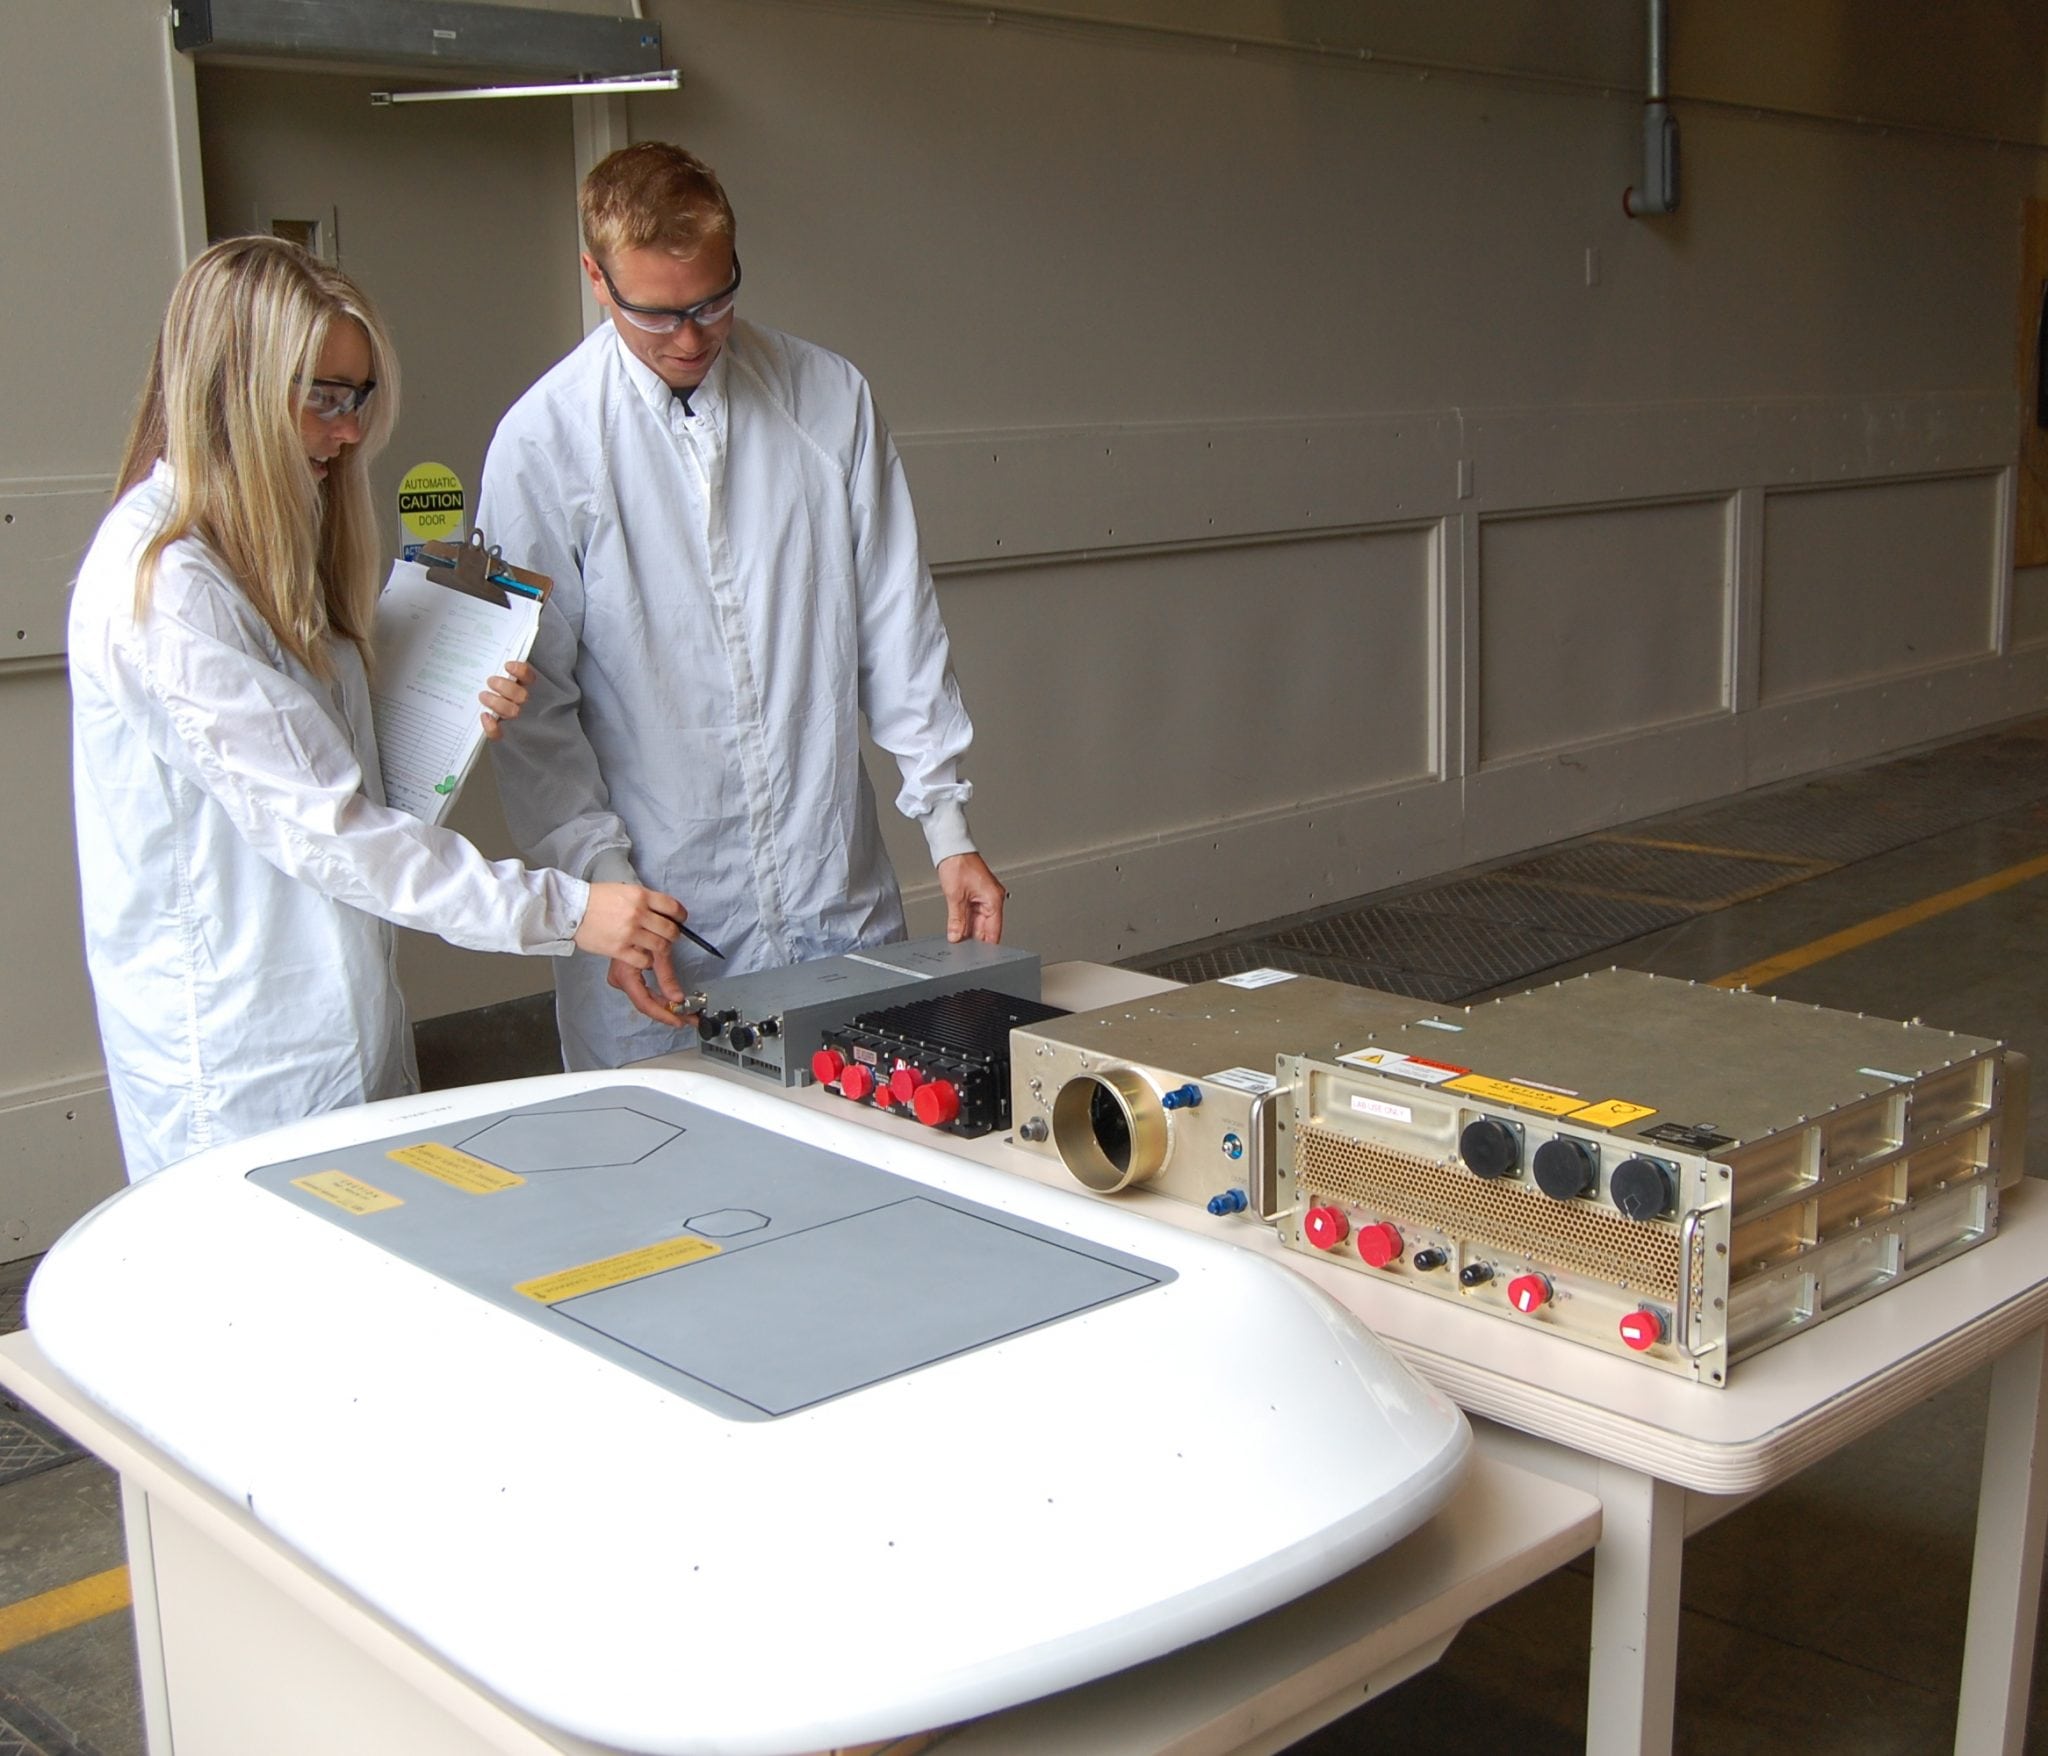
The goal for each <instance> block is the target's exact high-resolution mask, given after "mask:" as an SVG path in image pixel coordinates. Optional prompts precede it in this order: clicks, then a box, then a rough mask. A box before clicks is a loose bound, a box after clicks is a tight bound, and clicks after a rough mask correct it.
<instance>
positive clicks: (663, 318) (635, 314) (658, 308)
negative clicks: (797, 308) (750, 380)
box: [597, 250, 740, 335]
mask: <svg viewBox="0 0 2048 1756" xmlns="http://www.w3.org/2000/svg"><path fill="white" fill-rule="evenodd" d="M597 272H598V273H599V274H601V275H603V276H604V289H605V291H606V292H608V293H610V294H611V296H612V303H613V304H614V305H616V306H617V307H618V309H619V314H620V315H621V316H622V317H624V318H625V320H626V321H627V322H628V323H630V324H632V326H633V327H634V328H635V329H644V330H646V331H647V333H648V334H650V335H673V334H674V333H675V332H676V331H677V330H679V329H681V328H682V326H683V325H684V324H685V323H694V324H696V325H697V327H698V328H699V329H707V328H709V327H710V326H711V325H712V324H714V323H717V322H718V321H720V319H722V318H723V317H724V316H725V314H726V313H727V312H728V311H730V310H731V309H732V306H733V301H734V300H735V299H737V298H738V297H739V296H740V257H739V252H738V251H737V250H735V251H734V252H733V257H732V284H731V285H730V286H728V287H726V289H725V290H724V291H723V292H717V293H713V294H712V295H711V297H710V298H708V299H699V300H698V301H697V302H696V304H694V305H685V306H683V307H682V308H681V309H680V310H678V309H676V308H675V307H673V306H668V305H636V304H634V303H633V301H632V300H630V299H623V298H621V297H620V296H619V289H618V288H617V287H616V286H615V285H613V283H612V271H611V270H610V269H608V268H607V267H605V265H604V264H603V263H602V262H600V263H598V265H597Z"/></svg>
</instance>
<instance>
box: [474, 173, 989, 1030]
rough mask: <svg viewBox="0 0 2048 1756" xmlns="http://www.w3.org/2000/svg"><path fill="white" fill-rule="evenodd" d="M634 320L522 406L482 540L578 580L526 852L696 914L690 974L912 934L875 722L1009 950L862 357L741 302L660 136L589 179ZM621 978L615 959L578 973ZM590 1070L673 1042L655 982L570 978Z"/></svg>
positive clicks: (912, 533) (518, 776) (490, 485)
mask: <svg viewBox="0 0 2048 1756" xmlns="http://www.w3.org/2000/svg"><path fill="white" fill-rule="evenodd" d="M582 218H583V240H584V255H583V270H584V273H585V274H586V275H587V276H588V277H589V279H590V285H591V291H592V293H593V294H594V295H595V297H596V299H597V302H598V303H599V304H600V305H601V306H603V307H604V309H605V313H606V316H607V318H608V322H607V323H605V324H602V325H600V326H599V327H598V328H597V329H595V330H593V331H592V332H591V334H590V335H588V336H587V337H585V339H584V340H583V342H582V344H581V345H580V346H578V347H577V348H576V349H575V350H574V351H573V352H572V353H570V354H569V355H568V356H567V357H566V358H565V359H563V360H562V361H560V362H559V363H558V364H557V365H556V366H555V367H554V368H553V369H552V370H550V371H549V372H548V373H547V374H546V375H545V376H543V377H542V378H541V379H540V380H539V382H537V383H536V384H535V385H534V386H533V387H532V388H531V389H530V390H528V391H527V393H526V394H525V395H524V396H523V397H521V398H520V399H519V401H518V402H517V403H515V404H514V405H513V406H512V408H511V410H510V411H509V412H508V413H507V414H506V416H505V418H504V420H503V421H501V422H500V423H499V426H498V431H497V434H496V437H495V438H494V439H493V440H492V442H491V448H490V454H489V456H488V458H487V459H486V460H485V463H484V479H483V492H482V494H481V495H480V497H479V499H478V504H477V524H478V528H479V529H481V530H482V531H483V532H484V533H485V535H486V536H487V537H488V538H489V540H490V541H491V542H492V543H493V544H495V545H497V546H499V547H501V548H502V549H503V551H504V553H505V556H506V558H507V559H508V560H511V561H514V562H516V563H518V564H519V565H520V566H522V567H530V568H534V569H537V570H539V571H540V572H543V573H546V574H549V575H551V576H552V577H553V579H554V582H555V589H554V593H553V595H552V597H551V598H550V599H549V601H548V605H547V608H546V610H545V611H544V612H543V614H542V617H541V631H540V637H539V639H538V641H537V642H536V644H535V646H534V650H533V665H534V668H535V670H536V672H537V673H538V675H537V677H536V679H535V681H534V686H533V688H532V691H531V694H530V697H529V700H528V702H527V707H526V712H525V714H524V716H523V717H522V718H521V719H520V721H519V723H518V725H517V726H516V727H514V728H513V730H512V735H511V736H509V737H507V738H506V739H504V740H503V741H502V742H501V743H500V744H499V745H497V746H496V749H495V754H496V757H497V775H498V790H499V794H500V797H501V798H502V799H503V801H504V805H505V815H506V819H507V821H508V822H509V823H510V825H511V827H512V832H513V835H514V837H515V839H516V840H517V841H518V843H519V846H520V847H521V849H522V850H523V851H524V852H525V853H526V855H527V857H528V858H529V859H531V860H535V861H537V862H543V863H545V864H548V865H552V866H559V867H561V868H562V869H563V870H566V871H569V872H572V873H576V874H578V875H582V876H588V877H591V878H621V879H624V878H628V877H634V876H637V877H638V879H639V880H640V881H641V882H644V883H646V884H650V885H652V886H654V887H655V888H657V889H660V890H663V891H666V892H667V893H669V894H671V895H674V896H678V897H680V898H681V899H682V900H683V902H684V903H685V904H686V905H687V906H688V908H689V911H690V921H691V924H692V926H693V927H694V928H695V929H696V930H697V931H698V932H700V933H702V934H703V935H704V937H705V938H707V939H709V940H711V941H712V942H713V943H714V944H716V945H717V946H718V947H719V948H720V949H721V950H722V951H724V952H725V953H726V959H727V960H726V961H725V962H723V963H717V962H713V961H712V960H711V959H710V958H709V956H708V955H707V954H705V953H703V952H701V951H696V950H693V949H692V948H691V947H689V946H688V945H682V946H678V948H677V950H678V953H679V955H680V957H681V960H682V975H683V979H684V982H685V984H686V985H690V986H695V985H697V984H698V983H699V982H701V980H702V979H703V978H704V977H705V976H707V975H710V974H713V973H732V972H739V971H744V970H750V969H760V968H766V967H771V966H776V965H782V964H789V963H796V962H801V961H804V960H806V959H809V958H813V957H822V956H827V955H830V954H832V953H835V952H842V951H848V950H852V949H854V948H856V947H858V946H862V945H872V944H878V943H881V942H883V941H886V940H889V939H895V938H901V937H902V936H903V932H904V922H903V904H902V898H901V896H900V895H899V893H898V891H897V887H896V878H895V874H894V872H893V871H892V870H891V868H890V865H889V859H888V854H887V852H886V850H885V849H884V848H883V845H882V840H881V833H880V829H879V826H878V824H877V822H876V817H875V803H874V796H873V793H872V791H871V789H870V787H869V785H868V780H867V775H866V773H865V771H864V769H863V767H862V764H861V754H860V721H861V719H862V718H863V717H865V719H866V721H867V725H868V730H869V732H870V734H871V736H872V737H873V738H874V741H875V742H876V744H877V745H879V746H880V747H881V748H882V749H883V750H885V751H887V752H888V753H889V754H890V755H892V756H894V757H895V759H896V762H897V766H898V768H899V769H900V770H901V772H902V780H903V784H902V788H901V790H900V791H899V792H898V794H897V797H896V803H897V807H898V809H900V810H901V811H902V812H903V813H904V814H905V815H906V816H908V817H911V818H913V819H915V820H916V821H917V822H918V824H919V825H920V827H922V829H923V830H924V834H925V839H926V842H927V844H928V846H929V848H930V850H931V855H932V859H933V862H934V864H935V865H936V867H937V870H938V876H939V882H940V887H941V889H942V890H943V891H944V893H945V897H946V912H947V932H948V934H949V936H950V937H952V938H954V939H961V938H966V937H970V936H971V937H973V938H977V939H984V940H989V941H994V940H997V939H999V938H1000V937H1001V934H1002V925H1003V901H1004V897H1005V894H1006V893H1005V891H1004V889H1003V887H1002V885H1001V884H1000V883H998V882H997V880H996V876H995V874H994V873H993V872H991V871H990V870H989V868H988V865H987V863H986V862H985V861H984V860H983V859H982V857H981V856H980V854H978V853H977V852H976V851H975V848H974V842H973V840H972V838H971V837H970V835H969V833H968V828H967V817H966V811H965V806H966V803H967V800H968V797H969V796H970V793H971V791H972V789H971V788H970V787H969V785H968V784H967V782H966V781H964V780H962V779H961V778H960V776H959V772H958V770H959V761H960V757H961V755H962V754H963V753H964V752H965V751H966V749H967V746H968V744H969V742H970V741H971V739H972V737H973V728H972V726H971V725H970V724H969V722H968V719H967V714H966V712H965V710H964V709H963V708H962V706H961V702H960V692H959V689H958V687H957V686H956V684H955V683H954V680H953V674H952V667H951V662H950V659H949V656H948V649H947V644H946V631H945V627H944V625H943V624H942V623H941V621H940V620H939V611H938V602H937V598H936V594H935V593H934V591H933V589H932V581H931V575H930V573H929V571H928V570H927V569H926V567H925V565H924V561H923V558H922V555H921V554H920V551H919V548H918V540H917V525H916V518H915V515H914V513H913V512H912V510H911V504H910V491H909V488H908V486H907V484H906V483H905V481H904V477H903V466H902V463H901V461H900V459H899V458H898V457H897V455H896V448H895V446H894V445H893V444H892V443H891V442H890V439H889V434H888V430H887V429H886V428H885V427H884V426H883V424H882V420H881V417H880V415H879V414H877V413H876V411H875V406H874V400H873V398H872V396H871V395H870V394H869V391H868V387H867V384H866V381H865V380H864V379H862V377H861V376H860V374H859V373H858V372H857V371H855V370H854V368H853V367H852V366H851V365H849V364H848V363H847V362H846V361H845V360H843V359H841V358H839V356H838V355H836V354H832V353H829V352H827V351H826V350H825V349H823V348H819V347H814V346H812V345H811V344H810V343H808V342H803V341H798V340H797V339H796V338H794V337H793V336H787V335H782V334H779V333H777V332H776V331H774V330H770V329H763V328H760V327H758V326H756V325H753V324H749V323H746V322H743V321H741V320H740V319H739V318H737V317H736V316H735V314H734V305H735V302H736V300H737V299H738V296H739V291H740V278H741V276H740V259H739V253H738V251H737V249H736V248H735V245H736V228H735V225H734V221H733V213H732V206H731V204H730V202H728V201H727V199H726V196H725V191H724V190H723V189H722V188H721V187H720V185H719V182H718V179H717V177H716V176H715V175H714V174H713V173H712V171H711V169H710V168H709V167H708V166H706V165H705V164H703V163H702V162H701V161H700V160H698V159H696V158H694V157H693V156H692V155H690V154H689V153H687V152H684V151H683V150H682V149H681V148H679V147H675V146H671V145H668V144H666V143H664V142H659V141H644V142H641V143H639V144H637V145H634V146H629V147H626V148H624V149H623V150H621V151H619V152H615V153H613V154H612V155H611V156H610V157H609V158H607V159H605V160H604V161H603V162H602V163H601V164H599V165H598V166H597V167H596V168H595V169H594V170H593V171H592V172H591V173H590V175H589V176H588V177H587V178H586V179H585V180H584V184H583V190H582ZM573 961H574V962H577V963H587V964H590V965H591V966H592V969H593V971H594V970H595V968H596V963H595V960H594V959H588V958H583V959H576V960H573ZM556 1011H557V1016H558V1019H559V1021H560V1024H561V1031H562V1048H563V1057H564V1060H565V1062H566V1064H567V1065H568V1066H569V1067H571V1068H592V1067H615V1066H618V1065H620V1064H622V1063H623V1062H626V1061H631V1060H637V1059H640V1058H642V1057H644V1056H647V1055H655V1054H661V1053H664V1052H665V1051H667V1050H669V1049H672V1048H674V1047H675V1046H676V1035H675V1031H676V1021H675V1019H674V1017H673V1015H672V1014H671V1013H670V1012H669V1011H668V1009H667V1008H666V1007H665V1006H664V1005H663V1004H662V1001H661V998H660V996H659V994H658V993H654V992H650V990H649V988H648V986H647V984H646V982H645V979H644V976H643V973H642V972H640V971H638V970H633V969H630V968H627V967H625V966H623V965H613V966H612V968H611V970H610V971H609V973H608V974H607V975H606V976H605V977H603V978H601V979H600V978H597V977H595V976H594V975H592V976H585V975H584V974H583V973H582V972H581V971H576V970H563V971H558V972H557V978H556Z"/></svg>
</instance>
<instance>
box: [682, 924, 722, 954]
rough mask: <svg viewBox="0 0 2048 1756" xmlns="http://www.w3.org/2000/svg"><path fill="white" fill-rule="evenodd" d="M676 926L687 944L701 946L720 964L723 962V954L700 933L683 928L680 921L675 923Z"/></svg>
mask: <svg viewBox="0 0 2048 1756" xmlns="http://www.w3.org/2000/svg"><path fill="white" fill-rule="evenodd" d="M676 925H677V926H678V927H682V932H683V937H684V938H685V939H687V940H689V942H690V943H691V944H692V945H701V946H703V948H704V949H705V950H706V951H708V952H710V953H711V955H712V956H713V957H715V958H717V959H718V961H719V962H720V963H723V962H724V961H725V953H724V952H722V951H721V950H719V949H718V947H717V946H716V945H714V944H712V943H711V941H710V940H709V939H707V938H705V937H704V935H703V934H702V933H699V932H696V931H694V930H693V929H692V928H689V927H684V926H683V923H682V922H681V921H678V922H676Z"/></svg>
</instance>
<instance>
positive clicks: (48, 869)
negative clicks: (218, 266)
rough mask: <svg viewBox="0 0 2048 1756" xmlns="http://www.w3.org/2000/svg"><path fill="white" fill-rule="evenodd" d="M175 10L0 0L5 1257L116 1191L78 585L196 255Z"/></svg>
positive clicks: (0, 990)
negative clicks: (83, 791)
mask: <svg viewBox="0 0 2048 1756" xmlns="http://www.w3.org/2000/svg"><path fill="white" fill-rule="evenodd" d="M181 71H182V70H181V69H180V68H179V67H178V66H177V65H176V64H175V63H174V61H173V60H172V58H171V56H170V54H169V50H168V47H167V43H166V35H165V16H164V12H163V10H162V8H160V7H157V6H153V5H147V4H141V3H139V0H66V3H65V4H64V5H61V6H58V5H36V4H21V5H7V6H0V145H4V148H5V155H6V162H7V175H6V177H5V178H4V179H0V235H4V236H5V237H6V238H8V239H9V240H10V242H9V243H8V244H7V245H6V247H4V248H0V309H5V310H6V311H8V312H10V313H12V314H14V316H15V317H16V319H17V324H16V329H17V333H16V334H15V336H14V338H13V343H12V345H11V346H9V347H8V348H6V349H5V350H4V351H0V748H4V749H5V750H6V751H7V761H6V763H5V765H4V770H0V772H4V775H5V780H4V782H0V816H4V821H5V824H6V834H5V836H4V838H0V843H4V852H0V894H4V895H5V896H6V898H7V901H8V938H7V953H6V957H5V959H4V962H0V1260H6V1259H8V1258H11V1257H14V1256H19V1255H26V1254H30V1253H32V1252H34V1251H38V1250H42V1249H45V1248H47V1247H48V1246H49V1244H50V1243H51V1242H52V1241H53V1240H54V1239H55V1237H56V1236H57V1234H58V1232H59V1231H61V1230H62V1229H63V1228H64V1226H66V1225H68V1224H69V1223H70V1222H71V1221H72V1220H73V1219H75V1218H77V1216H78V1215H79V1214H80V1213H82V1212H84V1211H85V1209H86V1208H88V1207H90V1206H91V1205H92V1204H93V1203H94V1202H95V1201H97V1200H98V1199H99V1198H100V1197H101V1196H103V1195H105V1194H107V1193H109V1192H110V1191H111V1190H112V1189H113V1188H115V1187H117V1186H118V1184H119V1182H120V1178H121V1171H120V1159H119V1154H118V1150H117V1148H116V1146H115V1143H114V1134H113V1123H112V1116H111V1112H110V1110H109V1107H108V1103H107V1097H106V1090H105V1083H104V1074H103V1072H102V1069H101V1062H100V1049H99V1033H98V1029H97V1027H96V1025H95V1022H94V1016H93V1010H92V1000H91V995H90V992H89V990H88V988H87V984H86V980H85V965H84V953H83V949H82V944H81V937H80V931H79V911H78V882H77V867H76V863H75V856H74V854H73V851H72V832H71V759H70V729H71V708H70V692H69V689H68V687H67V686H66V683H65V679H64V673H63V669H62V661H61V659H60V658H59V657H57V655H59V654H61V652H62V650H63V637H62V636H63V623H64V616H65V612H66V607H67V603H68V593H69V589H70V584H71V581H72V579H73V577H74V576H75V574H76V571H77V562H78V557H79V555H80V553H81V552H82V550H83V548H84V545H85V542H86V540H87V539H88V537H89V536H90V534H91V531H92V529H93V528H94V526H95V525H96V524H97V522H98V519H99V516H100V514H101V512H102V511H104V509H105V504H106V498H107V494H108V491H109V490H110V488H111V487H112V484H113V474H114V468H115V465H116V463H117V461H118V457H119V452H120V446H121V440H122V438H123V436H124V434H125V432H126V430H127V425H128V419H129V415H130V413H131V410H132V408H133V403H134V397H135V392H136V390H137V388H138V386H139V385H140V383H141V380H142V373H143V368H144V367H145V365H146V364H147V363H148V358H149V347H150V341H151V337H152V335H153V334H154V331H155V328H156V324H157V320H158V318H159V317H160V316H161V314H162V310H163V301H164V299H165V297H166V296H167V295H168V293H169V291H170V287H171V283H172V282H173V281H174V280H175V279H176V277H177V273H178V268H179V265H180V262H181V260H182V257H181V250H182V243H183V222H184V211H185V210H184V204H183V202H182V200H181V197H180V186H179V182H178V166H179V163H180V154H179V146H178V127H177V105H178V99H179V78H178V75H179V74H180V72H181Z"/></svg>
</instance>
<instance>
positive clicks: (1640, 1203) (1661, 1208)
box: [1607, 1158, 1672, 1219]
mask: <svg viewBox="0 0 2048 1756" xmlns="http://www.w3.org/2000/svg"><path fill="white" fill-rule="evenodd" d="M1607 1192H1608V1194H1610V1195H1612V1196H1613V1197H1614V1205H1615V1206H1616V1207H1618V1208H1620V1209H1621V1211H1622V1213H1623V1214H1624V1215H1625V1216H1626V1217H1627V1218H1629V1219H1662V1218H1663V1217H1664V1216H1665V1215H1666V1214H1667V1213H1669V1212H1670V1211H1671V1194H1672V1190H1671V1173H1670V1172H1669V1171H1667V1170H1666V1169H1665V1168H1664V1167H1663V1166H1662V1165H1660V1164H1659V1163H1658V1162H1657V1161H1656V1160H1655V1159H1649V1158H1630V1159H1623V1160H1622V1161H1621V1163H1620V1164H1618V1165H1616V1166H1615V1167H1614V1175H1613V1176H1611V1177H1609V1178H1608V1179H1607Z"/></svg>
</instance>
